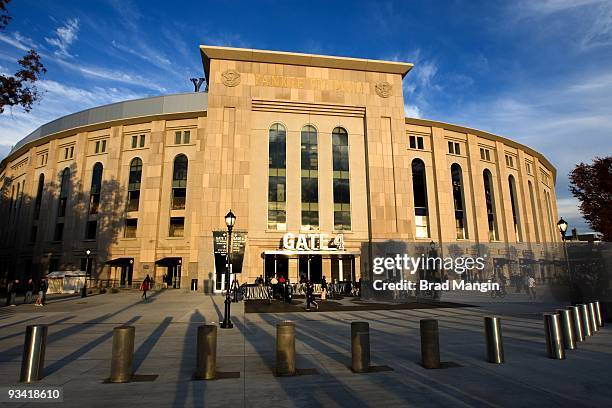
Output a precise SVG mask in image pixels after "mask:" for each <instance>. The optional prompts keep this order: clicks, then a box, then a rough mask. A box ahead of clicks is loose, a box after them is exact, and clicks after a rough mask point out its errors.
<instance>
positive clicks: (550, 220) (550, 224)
mask: <svg viewBox="0 0 612 408" xmlns="http://www.w3.org/2000/svg"><path fill="white" fill-rule="evenodd" d="M544 200H545V201H546V213H547V215H548V229H549V231H550V242H555V235H556V234H555V228H556V224H555V220H554V219H553V212H552V205H551V200H550V194H549V193H548V191H544Z"/></svg>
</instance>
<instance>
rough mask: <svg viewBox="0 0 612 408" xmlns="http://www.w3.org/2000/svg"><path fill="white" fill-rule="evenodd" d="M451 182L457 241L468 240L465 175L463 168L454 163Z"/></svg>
mask: <svg viewBox="0 0 612 408" xmlns="http://www.w3.org/2000/svg"><path fill="white" fill-rule="evenodd" d="M451 180H452V182H453V202H454V204H455V227H456V230H457V239H466V238H467V237H468V235H467V231H466V227H465V225H466V217H465V201H464V200H463V174H462V172H461V166H459V165H458V164H457V163H454V164H453V165H452V166H451Z"/></svg>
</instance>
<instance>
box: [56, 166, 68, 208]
mask: <svg viewBox="0 0 612 408" xmlns="http://www.w3.org/2000/svg"><path fill="white" fill-rule="evenodd" d="M69 189H70V169H69V168H68V167H66V168H65V169H64V171H62V177H61V182H60V196H59V207H58V209H57V216H58V217H64V216H65V215H66V204H67V203H68V193H69Z"/></svg>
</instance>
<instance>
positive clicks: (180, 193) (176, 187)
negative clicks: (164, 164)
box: [172, 154, 187, 210]
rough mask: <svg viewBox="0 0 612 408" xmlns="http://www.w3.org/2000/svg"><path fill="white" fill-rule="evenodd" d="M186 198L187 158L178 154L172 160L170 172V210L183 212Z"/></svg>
mask: <svg viewBox="0 0 612 408" xmlns="http://www.w3.org/2000/svg"><path fill="white" fill-rule="evenodd" d="M186 196H187V156H185V155H184V154H179V155H178V156H176V158H175V159H174V171H173V172H172V209H173V210H184V209H185V199H186Z"/></svg>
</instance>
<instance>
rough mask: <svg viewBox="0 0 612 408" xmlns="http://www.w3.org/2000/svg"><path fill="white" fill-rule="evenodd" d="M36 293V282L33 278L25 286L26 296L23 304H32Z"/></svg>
mask: <svg viewBox="0 0 612 408" xmlns="http://www.w3.org/2000/svg"><path fill="white" fill-rule="evenodd" d="M33 293H34V281H33V280H32V278H30V279H28V281H27V282H26V284H25V295H24V297H23V303H26V304H30V303H32V294H33Z"/></svg>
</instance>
